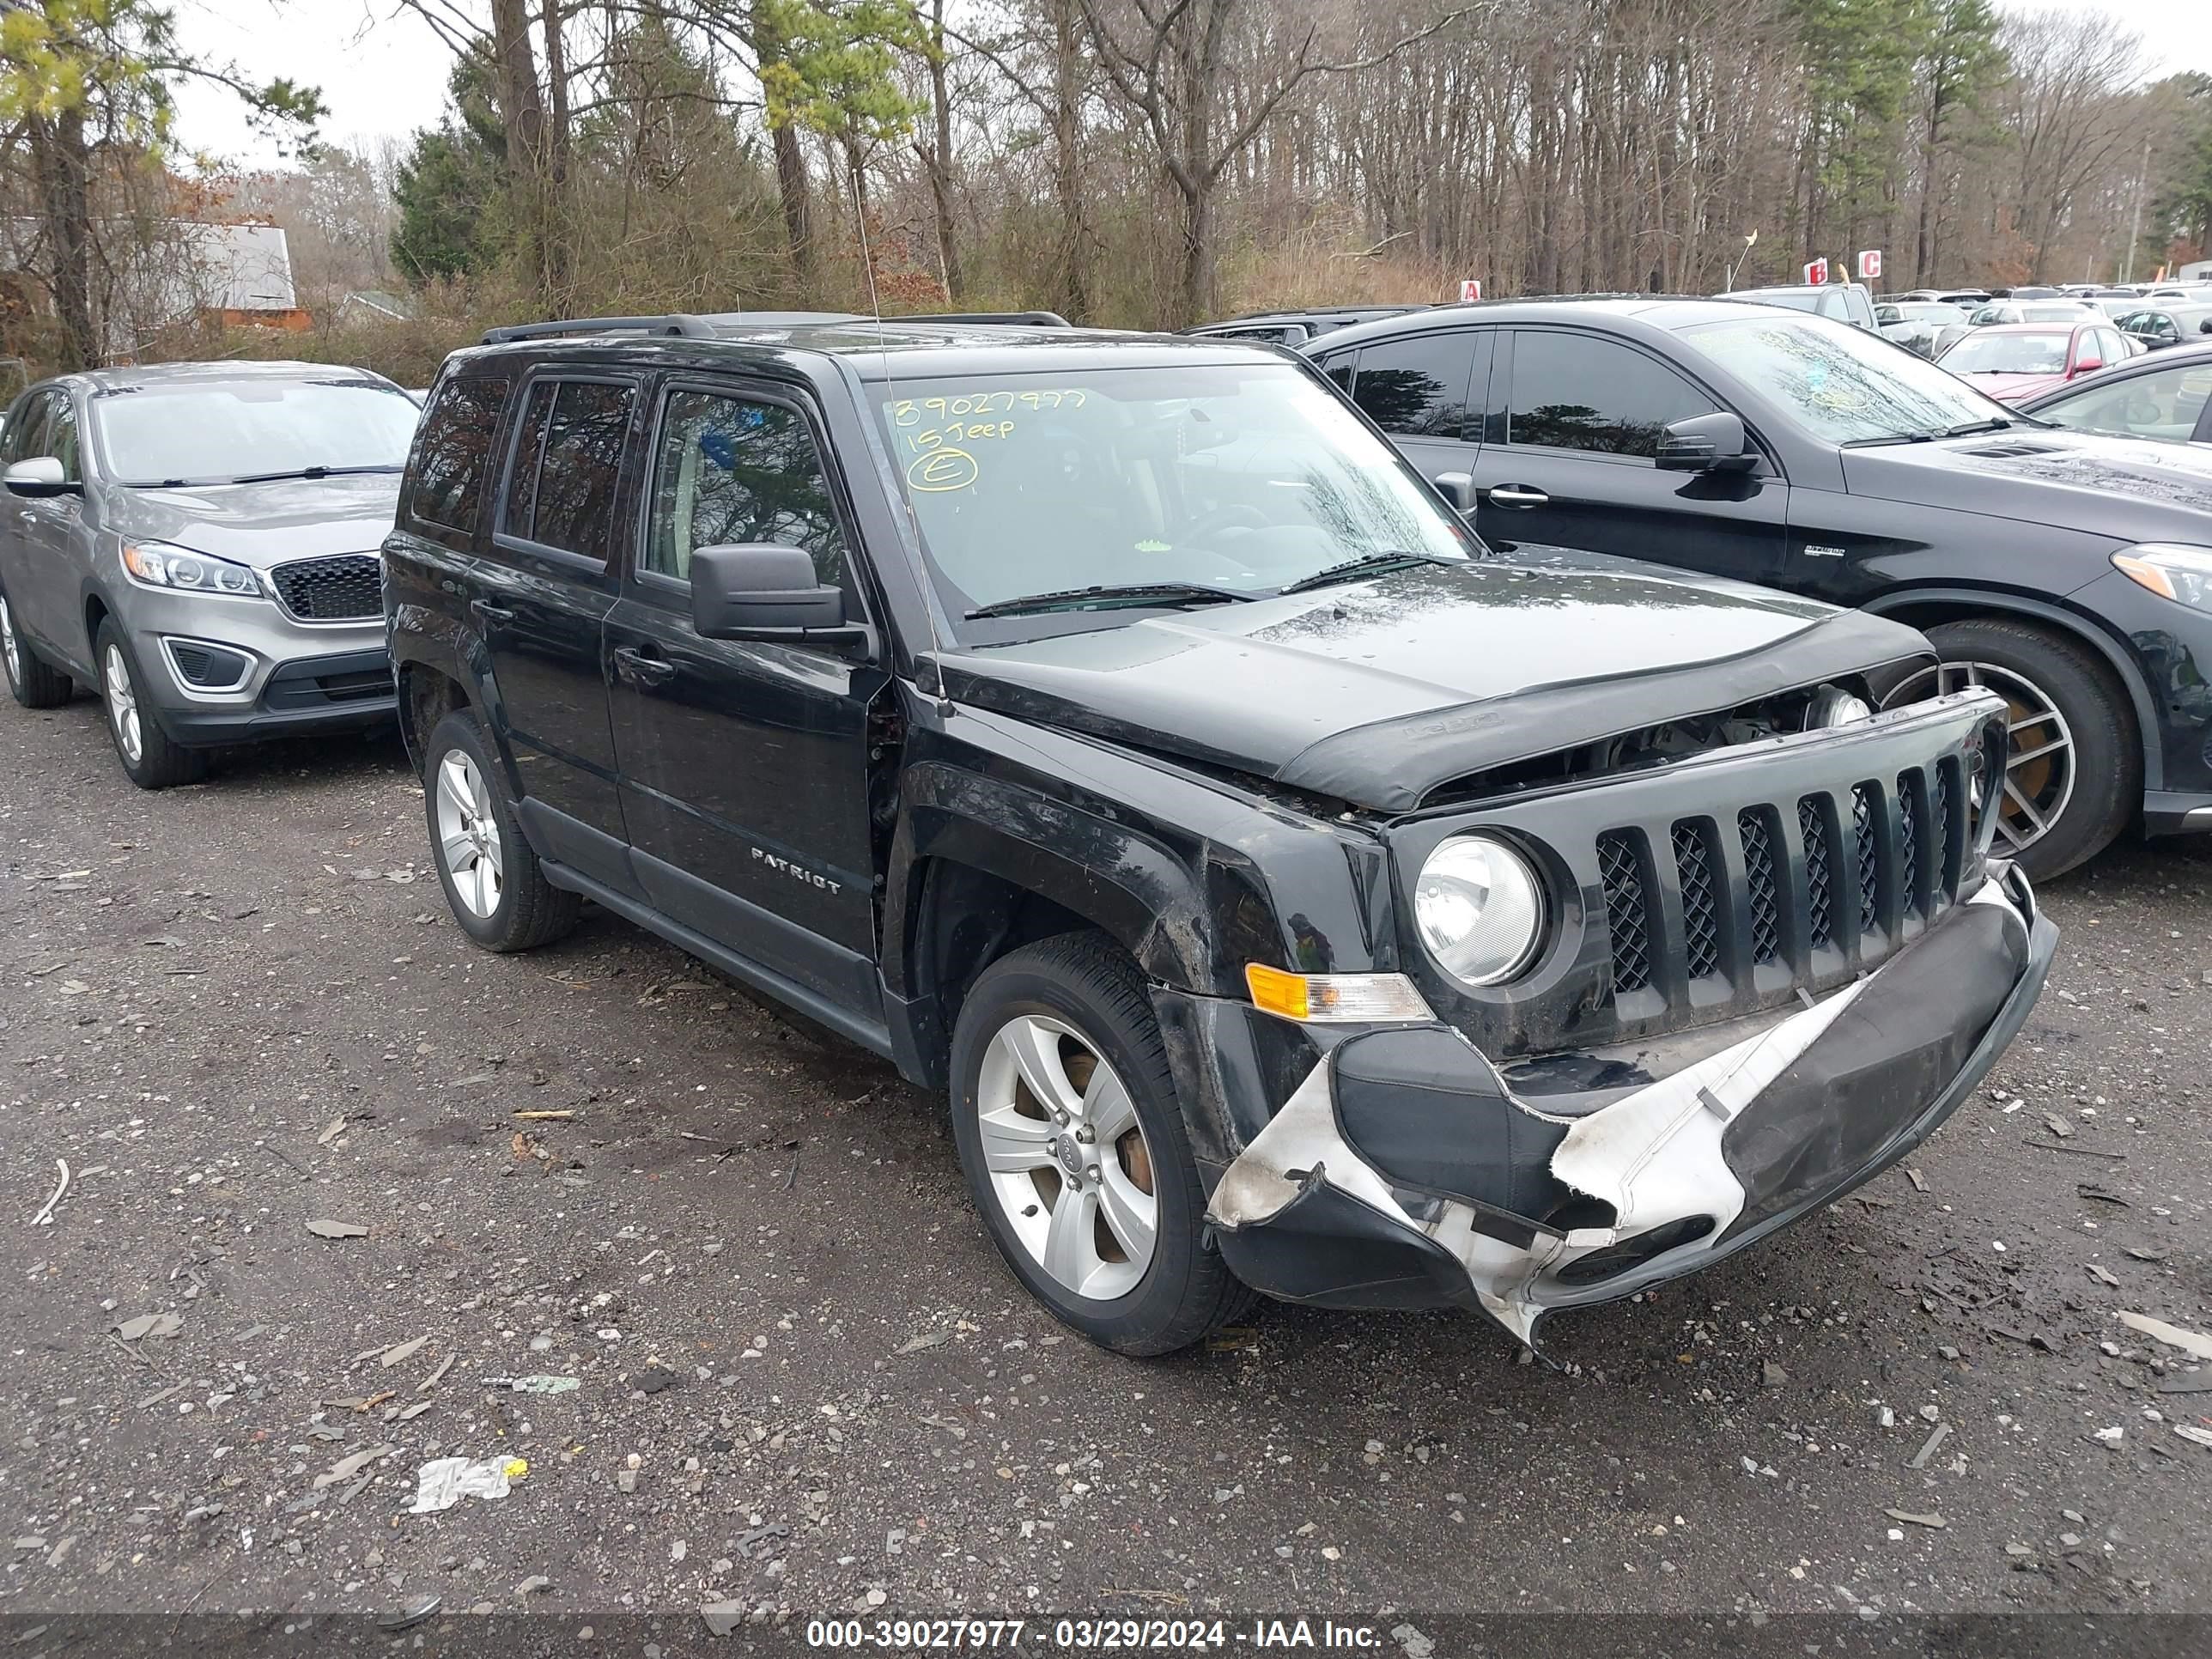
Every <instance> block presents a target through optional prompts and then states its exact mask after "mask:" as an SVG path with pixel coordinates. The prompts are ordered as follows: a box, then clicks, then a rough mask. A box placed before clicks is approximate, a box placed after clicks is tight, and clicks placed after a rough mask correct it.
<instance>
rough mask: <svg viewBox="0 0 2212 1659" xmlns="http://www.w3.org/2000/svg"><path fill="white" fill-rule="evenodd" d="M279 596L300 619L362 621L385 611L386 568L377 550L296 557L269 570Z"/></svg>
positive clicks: (285, 606) (306, 620)
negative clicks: (377, 554) (315, 557)
mask: <svg viewBox="0 0 2212 1659" xmlns="http://www.w3.org/2000/svg"><path fill="white" fill-rule="evenodd" d="M269 579H270V581H271V582H273V583H274V584H275V585H276V597H277V598H278V599H281V600H283V605H284V608H285V609H286V610H287V611H290V612H291V613H292V614H293V615H294V616H295V617H298V618H299V619H300V620H301V622H359V621H362V620H363V619H364V618H366V617H380V616H382V615H383V614H384V569H383V566H382V564H381V562H380V561H379V560H378V558H377V556H376V555H375V554H374V553H336V554H332V555H331V556H330V557H328V558H322V559H295V560H294V561H293V562H291V563H289V564H280V565H278V566H277V567H276V568H275V569H273V570H271V571H270V573H269Z"/></svg>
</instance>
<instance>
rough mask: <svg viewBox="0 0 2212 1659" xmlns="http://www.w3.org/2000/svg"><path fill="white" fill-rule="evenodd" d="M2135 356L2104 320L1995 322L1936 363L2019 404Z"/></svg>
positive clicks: (1994, 395)
mask: <svg viewBox="0 0 2212 1659" xmlns="http://www.w3.org/2000/svg"><path fill="white" fill-rule="evenodd" d="M2134 355H2135V348H2134V347H2132V346H2130V344H2129V343H2128V341H2127V337H2126V336H2125V335H2124V334H2122V333H2121V332H2120V331H2119V330H2118V328H2117V327H2115V326H2114V325H2112V322H2111V321H2109V320H2108V319H2104V318H2095V319H2084V320H2082V321H2081V322H2077V323H1995V324H1992V325H1990V326H1989V327H1987V328H1978V329H1976V330H1974V331H1972V333H1971V334H1966V335H1963V336H1961V337H1960V338H1959V339H1958V340H1956V341H1954V343H1952V345H1951V348H1950V349H1949V350H1948V351H1946V352H1944V353H1943V355H1942V356H1940V357H1938V358H1937V359H1936V362H1939V363H1941V364H1942V366H1943V367H1944V368H1948V369H1949V370H1950V371H1951V372H1952V373H1953V374H1956V375H1959V376H1960V378H1962V379H1964V380H1971V381H1972V382H1973V385H1974V389H1975V390H1976V391H1978V392H1986V393H1988V394H1989V395H1990V397H1992V398H1996V400H1997V401H1998V402H1999V403H2002V404H2017V403H2021V402H2024V401H2025V400H2026V399H2027V398H2033V397H2035V396H2037V395H2039V393H2042V392H2049V391H2051V389H2052V388H2053V387H2056V386H2064V385H2065V384H2066V383H2067V382H2068V381H2069V380H2079V379H2081V376H2082V375H2084V374H2094V373H2095V372H2096V371H2097V370H2099V369H2100V368H2104V367H2105V366H2106V364H2107V363H2118V362H2126V361H2127V359H2129V358H2130V357H2131V356H2134Z"/></svg>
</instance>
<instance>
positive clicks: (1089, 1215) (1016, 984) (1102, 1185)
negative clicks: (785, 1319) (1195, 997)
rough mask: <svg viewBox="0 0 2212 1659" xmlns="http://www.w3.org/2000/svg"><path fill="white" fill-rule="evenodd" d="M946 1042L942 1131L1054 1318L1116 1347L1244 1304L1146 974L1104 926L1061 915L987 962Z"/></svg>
mask: <svg viewBox="0 0 2212 1659" xmlns="http://www.w3.org/2000/svg"><path fill="white" fill-rule="evenodd" d="M951 1060H952V1065H951V1073H952V1088H951V1094H952V1138H953V1141H954V1143H955V1144H956V1145H957V1147H958V1148H959V1152H960V1163H961V1166H962V1168H963V1170H965V1171H966V1173H967V1176H968V1185H969V1190H970V1191H971V1192H972V1193H973V1194H974V1195H975V1205H976V1207H977V1208H978V1209H979V1210H981V1212H982V1214H983V1219H984V1224H985V1225H986V1226H987V1227H988V1228H989V1229H990V1232H991V1237H992V1240H993V1242H994V1243H996V1244H997V1245H998V1247H999V1253H1000V1255H1003V1256H1005V1257H1006V1262H1007V1265H1008V1266H1009V1267H1012V1269H1013V1270H1014V1275H1015V1277H1017V1278H1018V1279H1020V1280H1021V1281H1022V1283H1023V1284H1024V1285H1026V1286H1027V1287H1028V1289H1029V1291H1030V1294H1031V1295H1032V1296H1034V1297H1036V1299H1037V1300H1038V1301H1040V1302H1042V1304H1044V1305H1045V1306H1046V1307H1047V1308H1048V1309H1049V1310H1051V1311H1052V1312H1053V1314H1054V1316H1056V1317H1057V1318H1059V1319H1060V1321H1061V1322H1063V1323H1065V1324H1067V1325H1069V1326H1072V1327H1073V1328H1075V1329H1076V1330H1079V1331H1080V1332H1082V1333H1083V1334H1084V1335H1085V1336H1087V1337H1089V1338H1090V1339H1091V1340H1092V1341H1093V1342H1096V1343H1097V1344H1098V1345H1099V1346H1102V1347H1106V1348H1112V1349H1115V1350H1116V1351H1117V1352H1121V1353H1127V1354H1140V1355H1142V1354H1162V1353H1171V1352H1174V1351H1175V1350H1176V1349H1178V1348H1185V1347H1188V1346H1190V1345H1191V1344H1192V1343H1194V1342H1197V1341H1199V1340H1201V1339H1202V1338H1204V1337H1205V1336H1206V1334H1208V1333H1209V1332H1212V1331H1214V1330H1218V1329H1219V1328H1221V1327H1222V1326H1223V1325H1225V1324H1226V1323H1228V1322H1230V1321H1231V1320H1232V1319H1234V1318H1235V1317H1236V1316H1237V1315H1238V1314H1240V1313H1242V1312H1243V1310H1245V1309H1247V1308H1249V1306H1250V1305H1251V1304H1252V1300H1253V1297H1252V1292H1251V1291H1249V1290H1248V1289H1246V1288H1245V1286H1244V1285H1243V1284H1242V1283H1240V1282H1239V1281H1238V1279H1237V1277H1236V1275H1235V1274H1233V1273H1231V1272H1230V1271H1229V1267H1228V1265H1227V1264H1226V1263H1225V1262H1224V1261H1222V1259H1221V1257H1220V1255H1219V1254H1218V1252H1216V1251H1213V1250H1210V1249H1206V1244H1205V1239H1204V1229H1205V1215H1206V1194H1205V1193H1204V1192H1203V1191H1202V1190H1201V1189H1200V1185H1199V1179H1198V1165H1197V1163H1196V1161H1195V1159H1194V1158H1193V1157H1192V1156H1191V1150H1190V1136H1189V1134H1188V1131H1187V1130H1186V1129H1185V1127H1184V1126H1183V1118H1182V1106H1181V1103H1179V1102H1178V1101H1177V1099H1176V1091H1175V1079H1174V1076H1173V1074H1172V1073H1171V1072H1170V1070H1169V1066H1168V1057H1167V1048H1166V1047H1165V1045H1164V1043H1163V1042H1161V1040H1160V1031H1159V1025H1158V1021H1156V1020H1155V1019H1154V1018H1153V1016H1152V1000H1151V998H1150V997H1149V996H1148V995H1147V994H1146V990H1145V981H1144V976H1143V975H1141V974H1139V972H1138V970H1137V965H1136V963H1133V962H1132V961H1131V960H1130V959H1129V958H1128V957H1127V955H1126V954H1125V953H1123V952H1122V951H1121V950H1119V949H1118V948H1117V947H1115V945H1114V944H1113V943H1112V942H1111V941H1110V940H1109V939H1106V938H1105V937H1104V936H1103V935H1102V934H1098V933H1066V934H1062V935H1061V936H1060V937H1058V938H1056V939H1044V940H1042V941H1040V942H1039V943H1037V944H1035V945H1024V947H1022V948H1021V949H1020V950H1018V951H1012V952H1011V953H1010V954H1008V955H1006V956H1005V957H1001V958H1000V960H999V961H997V962H995V963H992V964H991V966H990V967H989V968H988V969H985V970H984V972H983V974H982V976H981V978H979V979H978V980H977V981H975V986H974V987H973V988H972V989H971V990H970V991H969V994H968V996H967V1000H965V1002H963V1004H962V1006H961V1009H960V1018H959V1021H958V1023H957V1025H956V1027H955V1029H954V1031H953V1035H952V1056H951ZM1032 1077H1036V1078H1038V1079H1039V1082H1038V1084H1037V1085H1035V1086H1032V1085H1031V1083H1030V1079H1031V1078H1032ZM1147 1227H1149V1235H1147V1232H1146V1229H1147Z"/></svg>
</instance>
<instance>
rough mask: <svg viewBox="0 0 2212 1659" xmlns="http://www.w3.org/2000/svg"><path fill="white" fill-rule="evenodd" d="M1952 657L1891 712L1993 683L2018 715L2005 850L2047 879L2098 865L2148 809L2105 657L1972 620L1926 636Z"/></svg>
mask: <svg viewBox="0 0 2212 1659" xmlns="http://www.w3.org/2000/svg"><path fill="white" fill-rule="evenodd" d="M1927 633H1928V638H1929V642H1930V643H1931V644H1933V645H1934V646H1935V647H1936V654H1937V655H1938V656H1940V657H1941V658H1942V659H1943V660H1942V666H1941V667H1940V668H1937V669H1931V670H1923V671H1922V672H1920V673H1918V674H1915V675H1912V676H1910V677H1908V678H1906V679H1905V680H1903V681H1901V682H1900V683H1899V684H1897V685H1896V686H1895V687H1893V689H1892V690H1890V692H1889V693H1888V695H1887V696H1885V697H1884V698H1883V699H1882V703H1883V706H1884V707H1885V708H1897V707H1899V705H1901V704H1904V703H1907V702H1917V701H1918V700H1920V699H1921V698H1923V697H1932V696H1936V695H1938V693H1939V692H1942V691H1956V690H1961V689H1963V688H1965V687H1966V686H1970V685H1982V686H1986V687H1987V688H1988V689H1989V690H1992V691H1995V692H1996V693H1997V695H1998V696H2002V698H2004V700H2005V702H2006V703H2007V704H2008V705H2009V707H2010V708H2011V711H2012V754H2011V756H2010V757H2008V761H2007V763H2006V766H2005V790H2004V794H2003V797H2002V800H2001V801H2000V803H1999V806H2000V811H1999V817H1998V819H1997V829H1996V842H1995V844H1994V845H1995V850H1996V852H1997V853H1998V854H2000V855H2002V856H2005V857H2009V858H2015V859H2017V860H2019V861H2020V864H2021V868H2023V869H2024V870H2026V871H2027V873H2028V875H2029V876H2031V877H2032V878H2034V879H2035V880H2037V881H2045V880H2048V879H2049V878H2051V877H2053V876H2057V875H2063V873H2065V872H2067V871H2069V870H2071V869H2073V868H2074V867H2075V866H2076V865H2078V864H2081V863H2083V862H2085V861H2086V860H2088V859H2091V858H2093V857H2094V856H2095V855H2096V854H2099V853H2100V852H2102V851H2103V850H2104V849H2105V848H2106V847H2107V846H2109V845H2110V844H2111V843H2112V840H2113V838H2114V837H2115V836H2118V834H2119V833H2120V831H2121V830H2123V829H2125V828H2126V827H2127V825H2128V822H2129V820H2130V818H2132V817H2134V816H2135V814H2136V811H2138V810H2139V809H2140V808H2141V807H2142V743H2141V741H2140V739H2139V738H2138V736H2137V734H2136V720H2135V712H2134V710H2133V708H2131V707H2130V704H2129V702H2128V695H2127V692H2126V690H2124V688H2123V687H2122V686H2121V684H2120V683H2119V681H2118V678H2116V677H2115V676H2114V675H2113V673H2112V670H2111V668H2110V667H2109V666H2107V665H2106V664H2105V663H2104V662H2103V661H2102V660H2101V659H2099V658H2098V656H2097V654H2096V653H2094V652H2093V651H2092V650H2091V649H2089V648H2088V647H2086V646H2083V645H2081V643H2079V642H2078V641H2075V640H2072V639H2069V638H2068V637H2067V636H2066V635H2063V634H2061V633H2058V632H2056V631H2054V630H2052V629H2046V628H2039V627H2037V626H2036V625H2035V624H2033V623H2024V622H2014V621H2012V620H2010V619H2008V618H2001V617H1968V618H1966V619H1965V620H1964V621H1960V622H1949V623H1938V624H1937V625H1936V627H1933V628H1930V629H1928V630H1927Z"/></svg>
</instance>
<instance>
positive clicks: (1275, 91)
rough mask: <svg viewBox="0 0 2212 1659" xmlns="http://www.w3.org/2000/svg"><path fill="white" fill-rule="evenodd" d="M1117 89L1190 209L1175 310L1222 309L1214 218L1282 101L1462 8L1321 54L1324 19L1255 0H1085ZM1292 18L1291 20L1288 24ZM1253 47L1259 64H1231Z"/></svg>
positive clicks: (1367, 61) (1195, 314)
mask: <svg viewBox="0 0 2212 1659" xmlns="http://www.w3.org/2000/svg"><path fill="white" fill-rule="evenodd" d="M1078 3H1079V5H1080V6H1081V8H1082V11H1083V17H1084V21H1085V24H1086V25H1087V26H1088V27H1089V29H1090V33H1091V40H1092V41H1093V43H1094V44H1095V45H1096V46H1097V52H1098V61H1099V64H1100V65H1101V67H1103V69H1104V70H1105V71H1106V75H1107V78H1108V79H1109V81H1111V82H1112V83H1113V85H1114V87H1115V89H1116V90H1117V91H1118V92H1119V93H1120V94H1121V96H1122V98H1124V99H1125V100H1127V102H1128V105H1129V106H1130V107H1131V108H1132V109H1133V110H1134V111H1135V112H1137V113H1138V114H1139V115H1140V116H1141V117H1142V118H1143V119H1144V123H1145V126H1146V130H1147V131H1148V132H1149V133H1150V134H1151V136H1152V142H1153V143H1154V144H1155V145H1156V146H1157V147H1158V152H1159V161H1160V167H1161V169H1162V170H1163V171H1164V173H1166V175H1167V177H1168V179H1169V181H1170V183H1171V184H1172V185H1174V187H1175V191H1176V196H1177V197H1178V198H1179V203H1180V206H1181V208H1182V225H1181V227H1180V229H1181V232H1182V261H1181V264H1182V279H1181V283H1180V286H1179V288H1178V290H1177V294H1176V314H1175V317H1174V319H1173V320H1175V321H1177V322H1182V323H1189V322H1196V321H1199V320H1200V319H1203V318H1205V317H1207V316H1209V315H1211V314H1212V312H1213V311H1214V309H1215V297H1216V296H1215V281H1214V278H1215V270H1214V258H1215V246H1214V220H1215V213H1216V207H1217V199H1218V191H1219V186H1220V184H1221V178H1222V174H1223V173H1224V172H1225V170H1226V169H1227V168H1228V167H1229V166H1230V164H1231V162H1233V161H1237V160H1238V159H1240V158H1241V157H1242V156H1243V155H1244V153H1245V151H1246V149H1247V148H1248V147H1249V145H1250V144H1251V143H1252V142H1253V141H1254V140H1255V139H1256V138H1257V137H1259V136H1260V133H1261V130H1262V129H1263V128H1264V127H1265V126H1266V125H1267V122H1268V120H1269V118H1271V117H1272V116H1273V114H1274V113H1275V112H1276V110H1277V109H1278V108H1279V107H1280V106H1281V105H1282V103H1283V100H1285V99H1286V98H1288V97H1289V96H1290V95H1291V94H1292V93H1294V92H1296V91H1297V89H1298V88H1300V87H1301V86H1303V85H1304V84H1305V83H1306V82H1308V81H1309V80H1310V79H1312V78H1313V77H1315V76H1323V75H1351V74H1354V73H1356V72H1358V70H1363V69H1368V68H1371V67H1373V66H1374V65H1376V64H1383V63H1387V62H1388V61H1389V59H1390V58H1394V57H1395V56H1396V55H1397V54H1398V53H1399V52H1401V51H1403V50H1404V49H1405V48H1406V47H1407V46H1412V45H1413V44H1414V43H1415V42H1416V41H1419V40H1425V39H1426V38H1427V37H1428V36H1430V35H1431V34H1434V33H1436V32H1437V30H1438V29H1440V28H1442V27H1443V26H1444V24H1445V23H1446V22H1447V21H1450V19H1451V18H1452V17H1455V16H1456V15H1458V14H1457V13H1449V14H1447V15H1446V16H1445V17H1443V18H1440V19H1438V20H1437V21H1436V22H1434V23H1431V24H1430V25H1429V26H1428V27H1425V28H1422V29H1419V30H1416V31H1415V32H1414V33H1411V34H1407V35H1405V36H1403V37H1401V39H1399V40H1396V41H1395V42H1393V43H1392V44H1390V45H1389V46H1385V47H1383V49H1382V50H1381V51H1379V52H1371V53H1369V54H1366V55H1364V56H1361V57H1353V58H1327V57H1323V56H1322V55H1321V52H1322V40H1321V32H1322V24H1321V20H1320V19H1319V18H1311V19H1309V20H1307V21H1304V22H1303V23H1301V22H1300V21H1298V20H1297V19H1296V18H1291V19H1285V18H1284V17H1282V16H1281V15H1280V13H1279V10H1278V9H1273V8H1269V9H1261V8H1259V7H1257V6H1255V5H1254V4H1252V3H1251V0H1122V3H1119V4H1116V3H1113V0H1078ZM1285 23H1287V24H1288V27H1284V25H1285ZM1240 48H1241V49H1243V50H1244V51H1245V52H1249V55H1250V58H1251V60H1252V65H1253V67H1254V68H1255V70H1256V74H1255V75H1254V76H1251V78H1249V79H1241V78H1233V77H1231V76H1230V75H1229V74H1228V70H1229V68H1230V65H1231V59H1232V54H1233V53H1235V52H1237V50H1238V49H1240Z"/></svg>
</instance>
